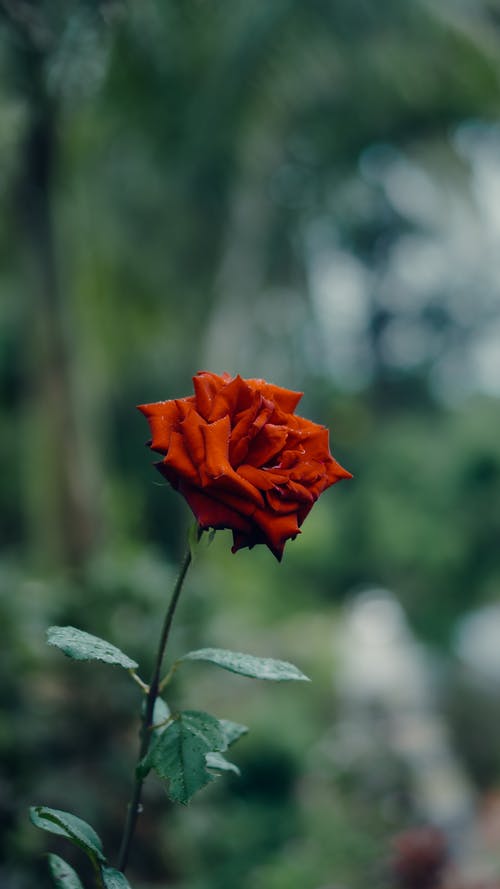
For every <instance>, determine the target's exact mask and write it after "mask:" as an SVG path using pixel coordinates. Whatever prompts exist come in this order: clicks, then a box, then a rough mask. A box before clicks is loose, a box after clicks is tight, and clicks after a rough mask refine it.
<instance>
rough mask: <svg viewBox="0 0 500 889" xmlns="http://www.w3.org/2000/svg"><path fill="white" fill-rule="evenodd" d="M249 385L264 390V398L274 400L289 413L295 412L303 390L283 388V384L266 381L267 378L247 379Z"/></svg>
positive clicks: (259, 390)
mask: <svg viewBox="0 0 500 889" xmlns="http://www.w3.org/2000/svg"><path fill="white" fill-rule="evenodd" d="M246 382H247V383H248V385H249V386H251V387H252V388H254V389H256V390H257V391H258V392H262V394H263V396H264V398H268V399H269V400H270V401H273V402H274V404H276V405H277V406H278V407H279V408H281V410H283V411H285V412H286V413H287V414H293V412H294V410H295V408H296V407H297V405H298V403H299V401H300V399H301V398H302V396H303V394H304V393H303V392H294V391H293V390H292V389H283V388H282V387H281V386H274V385H273V383H266V381H265V380H247V381H246Z"/></svg>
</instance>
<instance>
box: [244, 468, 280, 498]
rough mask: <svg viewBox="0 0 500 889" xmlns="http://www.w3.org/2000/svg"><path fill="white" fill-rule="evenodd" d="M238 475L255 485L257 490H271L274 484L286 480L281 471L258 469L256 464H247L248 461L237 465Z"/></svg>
mask: <svg viewBox="0 0 500 889" xmlns="http://www.w3.org/2000/svg"><path fill="white" fill-rule="evenodd" d="M238 475H239V476H241V477H242V478H244V479H246V480H247V481H248V482H251V484H252V485H255V487H256V488H258V490H259V491H271V490H272V489H273V488H275V487H276V485H283V484H285V483H286V482H287V481H288V478H287V476H286V475H284V474H283V473H280V472H275V471H274V470H272V469H259V468H258V467H257V466H249V465H248V463H242V464H241V466H238Z"/></svg>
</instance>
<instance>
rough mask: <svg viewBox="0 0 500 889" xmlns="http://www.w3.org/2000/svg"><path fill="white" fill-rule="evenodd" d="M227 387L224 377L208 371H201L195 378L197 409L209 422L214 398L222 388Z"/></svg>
mask: <svg viewBox="0 0 500 889" xmlns="http://www.w3.org/2000/svg"><path fill="white" fill-rule="evenodd" d="M225 385H226V380H225V379H224V377H220V376H218V375H217V374H213V373H209V372H208V371H200V372H199V373H197V374H196V376H194V377H193V386H194V391H195V398H196V408H197V410H198V413H199V414H201V416H202V417H203V418H204V419H205V420H208V418H209V416H210V411H211V410H212V405H213V402H214V398H215V396H216V394H217V392H218V391H219V389H220V388H221V387H222V386H225Z"/></svg>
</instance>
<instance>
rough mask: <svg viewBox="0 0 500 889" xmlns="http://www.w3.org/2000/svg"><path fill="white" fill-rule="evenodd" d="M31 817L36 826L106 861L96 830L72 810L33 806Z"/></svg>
mask: <svg viewBox="0 0 500 889" xmlns="http://www.w3.org/2000/svg"><path fill="white" fill-rule="evenodd" d="M30 819H31V822H32V824H34V825H35V827H40V828H41V829H42V830H47V831H48V832H49V833H55V834H58V835H59V836H63V837H66V839H68V840H71V842H72V843H75V845H77V846H80V848H81V849H83V850H84V851H85V852H86V853H87V855H88V856H89V857H90V858H93V859H94V860H95V859H97V860H98V861H103V862H105V861H106V859H105V857H104V853H103V851H102V843H101V840H100V839H99V837H98V836H97V834H96V832H95V830H94V829H93V828H92V827H91V826H90V824H87V822H86V821H83V820H82V819H81V818H78V817H77V816H76V815H71V813H70V812H63V811H61V809H49V808H48V807H47V806H32V807H31V809H30Z"/></svg>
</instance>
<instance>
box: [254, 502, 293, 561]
mask: <svg viewBox="0 0 500 889" xmlns="http://www.w3.org/2000/svg"><path fill="white" fill-rule="evenodd" d="M254 521H255V522H256V524H257V525H258V526H259V528H260V530H261V531H262V533H263V535H264V537H265V540H266V543H267V545H268V547H269V549H270V550H271V552H272V553H274V555H275V556H276V558H277V559H278V561H279V562H280V561H281V557H282V555H283V549H284V547H285V543H286V541H287V540H290V539H292V540H293V539H295V537H296V536H297V534H300V529H299V526H298V522H297V516H296V514H295V513H290V514H289V515H276V513H274V512H273V513H269V512H266V511H265V510H261V509H257V510H256V511H255V514H254Z"/></svg>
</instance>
